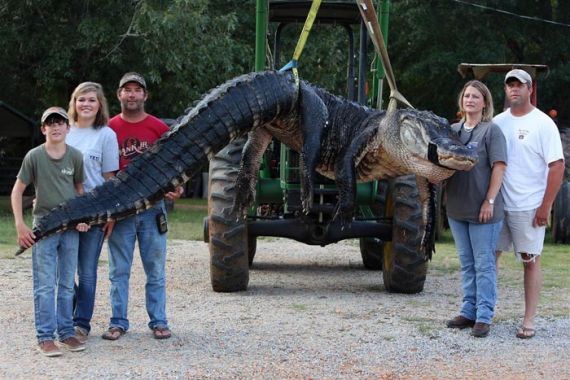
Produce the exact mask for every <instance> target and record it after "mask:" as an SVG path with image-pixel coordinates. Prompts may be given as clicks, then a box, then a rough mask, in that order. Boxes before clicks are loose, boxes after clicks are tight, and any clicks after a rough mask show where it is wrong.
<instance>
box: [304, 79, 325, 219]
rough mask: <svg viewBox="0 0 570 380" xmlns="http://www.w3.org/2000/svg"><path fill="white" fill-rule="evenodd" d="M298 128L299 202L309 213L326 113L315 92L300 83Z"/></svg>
mask: <svg viewBox="0 0 570 380" xmlns="http://www.w3.org/2000/svg"><path fill="white" fill-rule="evenodd" d="M300 105H301V107H300V108H301V109H300V112H299V114H300V125H299V126H300V128H301V133H302V135H303V146H302V148H301V168H302V173H301V201H302V203H303V211H304V212H305V213H307V214H308V213H309V211H310V210H311V207H312V205H313V186H314V184H315V168H316V167H317V164H318V161H319V155H320V153H321V138H322V135H323V130H324V128H325V127H326V124H327V118H328V111H327V107H326V105H325V104H324V102H323V101H322V99H321V98H320V97H319V96H318V95H317V94H316V93H315V91H314V90H313V89H312V88H311V87H309V86H307V85H306V84H304V83H301V91H300Z"/></svg>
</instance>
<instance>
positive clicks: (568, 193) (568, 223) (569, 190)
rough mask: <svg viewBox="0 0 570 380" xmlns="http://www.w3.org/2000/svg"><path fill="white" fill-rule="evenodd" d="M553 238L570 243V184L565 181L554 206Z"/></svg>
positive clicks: (558, 241) (557, 241)
mask: <svg viewBox="0 0 570 380" xmlns="http://www.w3.org/2000/svg"><path fill="white" fill-rule="evenodd" d="M552 238H553V239H554V242H555V243H563V244H567V243H570V185H569V184H568V181H564V182H563V183H562V186H560V190H559V191H558V195H557V196H556V200H555V201H554V207H553V208H552Z"/></svg>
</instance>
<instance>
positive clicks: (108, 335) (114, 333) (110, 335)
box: [101, 327, 126, 340]
mask: <svg viewBox="0 0 570 380" xmlns="http://www.w3.org/2000/svg"><path fill="white" fill-rule="evenodd" d="M125 333H126V331H125V330H123V329H122V328H120V327H109V329H108V330H107V331H105V332H104V333H103V335H102V336H101V338H103V339H105V340H118V339H119V338H120V337H122V336H123V335H125Z"/></svg>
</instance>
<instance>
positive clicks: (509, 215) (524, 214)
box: [497, 210, 546, 261]
mask: <svg viewBox="0 0 570 380" xmlns="http://www.w3.org/2000/svg"><path fill="white" fill-rule="evenodd" d="M535 214H536V210H529V211H506V210H505V220H504V222H503V229H502V230H501V233H500V235H499V241H498V242H497V251H507V252H508V251H512V250H513V246H514V251H515V255H516V257H517V258H518V259H519V260H522V259H521V255H520V254H521V253H526V254H528V255H530V256H539V255H540V253H541V252H542V249H543V247H544V236H545V232H546V227H545V226H542V227H533V225H532V220H533V219H534V216H535ZM531 261H532V258H531Z"/></svg>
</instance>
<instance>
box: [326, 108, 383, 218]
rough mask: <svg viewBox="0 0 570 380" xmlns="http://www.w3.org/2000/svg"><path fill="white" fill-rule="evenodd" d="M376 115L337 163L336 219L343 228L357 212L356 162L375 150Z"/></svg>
mask: <svg viewBox="0 0 570 380" xmlns="http://www.w3.org/2000/svg"><path fill="white" fill-rule="evenodd" d="M379 117H381V115H378V114H375V115H372V116H370V117H368V118H367V119H365V120H364V121H363V122H362V124H361V125H362V127H360V128H359V130H361V131H362V132H360V133H359V134H357V135H356V136H355V138H354V139H353V140H352V142H351V143H350V145H349V146H348V147H346V148H344V149H343V150H342V151H341V152H340V153H339V154H338V157H337V161H336V163H335V183H336V186H337V188H338V192H339V200H338V206H337V210H336V213H335V216H334V218H335V219H339V220H340V222H341V225H342V226H346V225H349V224H350V223H351V222H352V219H353V218H354V214H355V212H356V164H357V163H356V160H358V159H359V157H362V156H363V155H364V154H366V152H367V151H368V150H370V149H374V146H375V144H373V143H371V141H373V140H374V136H376V134H377V132H378V128H379V123H378V122H377V119H378V118H379Z"/></svg>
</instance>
